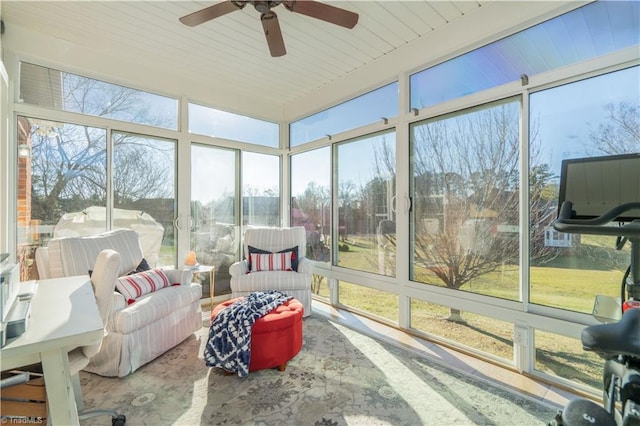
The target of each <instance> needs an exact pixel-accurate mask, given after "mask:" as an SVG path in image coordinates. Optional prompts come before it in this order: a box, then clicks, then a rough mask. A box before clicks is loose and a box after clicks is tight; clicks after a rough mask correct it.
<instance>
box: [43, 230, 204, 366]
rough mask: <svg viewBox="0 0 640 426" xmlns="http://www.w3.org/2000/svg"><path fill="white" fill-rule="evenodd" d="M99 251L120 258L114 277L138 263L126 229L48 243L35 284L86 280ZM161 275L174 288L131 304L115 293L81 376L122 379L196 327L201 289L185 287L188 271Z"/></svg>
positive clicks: (199, 323)
mask: <svg viewBox="0 0 640 426" xmlns="http://www.w3.org/2000/svg"><path fill="white" fill-rule="evenodd" d="M104 249H113V250H115V251H117V252H118V253H119V254H120V257H121V266H120V271H119V274H118V275H119V276H123V275H126V274H129V273H131V272H132V271H135V270H136V268H138V266H139V265H140V263H141V262H142V259H143V258H144V255H143V253H142V249H141V246H140V243H139V240H138V234H137V233H136V231H134V230H131V229H118V230H114V231H110V232H106V233H103V234H99V235H95V236H90V237H68V238H54V239H52V240H50V241H49V243H48V245H47V247H40V248H38V249H37V250H36V264H37V268H38V274H39V275H40V279H47V278H57V277H65V276H75V275H87V274H88V272H89V270H92V269H93V266H94V264H95V261H96V258H97V256H98V254H99V253H100V252H101V251H102V250H104ZM149 266H151V267H153V266H154V265H149ZM164 271H165V273H166V275H167V277H168V278H169V280H170V282H171V283H172V284H174V283H175V284H177V283H180V285H172V286H169V287H166V288H162V289H160V290H157V291H154V292H151V293H149V294H145V295H143V296H141V297H139V298H137V299H135V301H134V302H133V303H131V304H128V303H127V300H125V297H124V296H123V295H122V294H120V293H119V292H114V293H113V295H112V297H113V300H112V303H111V310H110V312H109V313H108V315H107V318H108V319H107V321H106V324H105V333H106V335H105V337H104V339H103V341H102V347H101V348H100V351H99V352H98V354H97V355H95V356H94V357H92V358H91V361H90V363H89V365H88V366H87V367H86V368H85V369H84V370H85V371H89V372H92V373H96V374H100V375H102V376H119V377H122V376H126V375H127V374H129V373H132V372H134V371H135V370H136V369H138V368H139V367H141V366H142V365H144V364H146V363H147V362H149V361H151V360H153V359H155V358H156V357H158V356H159V355H161V354H163V353H164V352H166V351H167V350H169V349H171V348H172V347H174V346H175V345H177V344H178V343H180V342H182V341H183V340H184V339H186V338H187V337H189V336H190V335H192V334H193V332H194V331H196V330H198V329H200V328H201V327H202V313H201V309H200V297H201V296H202V286H201V285H200V284H198V283H193V282H191V278H192V273H191V272H190V271H183V270H177V269H166V268H164Z"/></svg>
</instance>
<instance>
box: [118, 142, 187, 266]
mask: <svg viewBox="0 0 640 426" xmlns="http://www.w3.org/2000/svg"><path fill="white" fill-rule="evenodd" d="M111 139H112V141H113V179H112V187H113V207H114V208H115V209H114V210H113V212H114V213H113V216H114V217H113V227H114V228H120V227H122V228H137V230H138V234H139V236H140V243H141V244H142V246H143V252H144V254H145V257H146V258H147V261H149V262H150V264H152V265H153V264H157V265H169V266H173V265H175V264H176V235H175V228H174V226H173V223H174V220H175V217H176V171H175V164H176V142H175V141H173V140H166V139H159V138H152V137H149V136H141V135H135V134H130V133H124V132H112V133H111ZM123 210H129V211H131V212H134V215H135V216H134V215H131V216H127V215H125V214H124V212H122V211H123ZM142 214H145V215H148V216H146V217H145V221H143V220H142V219H141V218H137V217H136V216H139V215H142ZM149 219H153V221H154V222H155V223H154V224H151V223H148V222H147V220H149ZM147 226H148V229H147V228H146V227H147ZM152 228H153V231H152V230H151V229H152ZM160 231H162V232H160ZM151 235H153V237H152V236H151ZM158 243H161V244H158Z"/></svg>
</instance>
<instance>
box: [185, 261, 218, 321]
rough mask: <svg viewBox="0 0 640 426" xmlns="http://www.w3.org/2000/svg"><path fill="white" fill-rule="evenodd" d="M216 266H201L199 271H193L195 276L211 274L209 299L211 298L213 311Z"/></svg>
mask: <svg viewBox="0 0 640 426" xmlns="http://www.w3.org/2000/svg"><path fill="white" fill-rule="evenodd" d="M215 270H216V267H215V266H208V265H200V266H198V269H192V270H191V272H193V275H194V276H196V275H198V274H206V273H207V272H208V273H209V297H210V298H211V310H213V296H214V283H215Z"/></svg>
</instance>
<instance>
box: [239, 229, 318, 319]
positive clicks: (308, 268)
mask: <svg viewBox="0 0 640 426" xmlns="http://www.w3.org/2000/svg"><path fill="white" fill-rule="evenodd" d="M249 246H251V247H255V248H257V249H260V250H263V251H266V252H270V253H277V252H279V251H283V250H286V249H291V248H295V247H297V251H298V254H297V256H296V258H297V259H296V260H297V262H298V267H297V271H283V270H275V271H258V272H251V271H250V267H249V261H248V259H249V258H250V256H249ZM242 249H243V253H244V259H243V260H241V261H239V262H236V263H234V264H233V265H231V267H230V268H229V273H230V274H231V297H239V296H246V295H248V294H249V293H251V292H254V291H261V290H280V291H282V292H283V293H285V294H287V295H289V296H292V297H294V298H296V299H297V300H298V301H299V302H300V303H302V305H303V306H304V316H308V315H310V314H311V274H312V272H313V262H312V261H311V260H309V259H307V258H306V257H305V256H306V254H307V234H306V230H305V229H304V228H303V227H301V226H297V227H292V228H250V229H247V230H246V231H245V234H244V239H243V242H242Z"/></svg>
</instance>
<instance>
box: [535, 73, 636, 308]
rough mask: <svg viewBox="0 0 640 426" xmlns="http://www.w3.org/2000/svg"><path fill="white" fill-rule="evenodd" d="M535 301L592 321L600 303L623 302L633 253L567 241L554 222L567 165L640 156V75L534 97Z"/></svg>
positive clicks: (583, 238)
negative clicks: (619, 299)
mask: <svg viewBox="0 0 640 426" xmlns="http://www.w3.org/2000/svg"><path fill="white" fill-rule="evenodd" d="M530 104H531V107H530V115H531V116H530V123H531V125H530V126H531V136H530V139H531V146H530V166H529V175H530V179H531V182H530V188H529V193H530V199H531V202H530V211H531V249H530V252H531V261H530V262H531V268H530V284H529V285H530V293H531V301H532V302H533V303H536V304H540V305H545V306H552V307H557V308H562V309H569V310H573V311H578V312H585V313H591V311H592V309H593V304H594V301H595V297H596V296H597V295H602V296H608V297H619V295H620V282H621V280H622V276H623V273H624V271H625V269H626V268H627V265H628V264H629V261H630V254H629V245H627V246H626V247H625V248H624V249H623V250H620V251H619V250H616V249H615V237H607V236H597V235H586V234H585V235H563V234H558V233H554V232H550V231H551V230H552V227H551V222H552V221H553V220H554V219H555V218H556V216H557V200H558V183H559V182H558V179H559V176H560V165H561V162H562V160H564V159H570V158H581V157H591V156H601V155H612V154H623V153H634V152H635V153H637V152H640V130H639V129H640V67H633V68H628V69H625V70H622V71H618V72H614V73H610V74H605V75H602V76H599V77H594V78H590V79H587V80H582V81H579V82H576V83H572V84H566V85H563V86H559V87H555V88H552V89H547V90H544V91H541V92H537V93H534V94H532V95H531V96H530Z"/></svg>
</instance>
